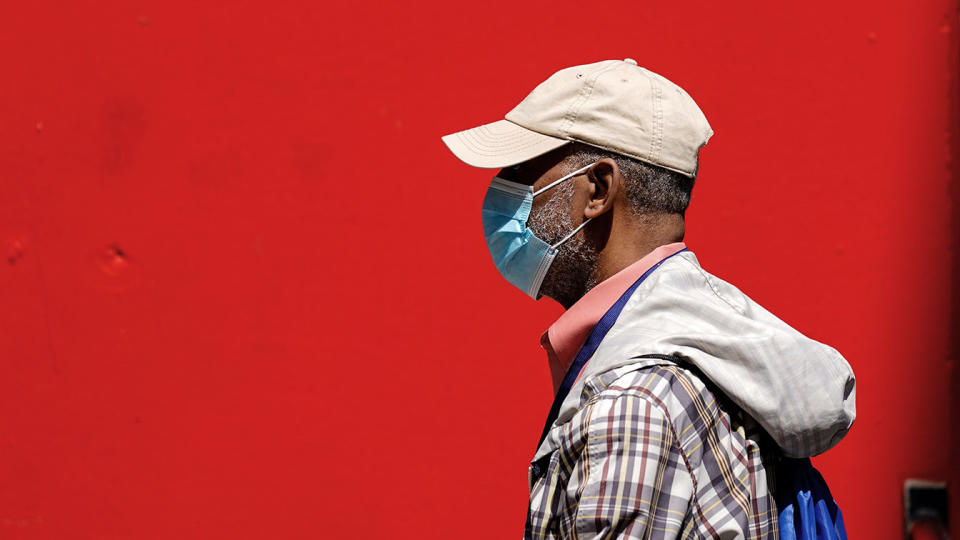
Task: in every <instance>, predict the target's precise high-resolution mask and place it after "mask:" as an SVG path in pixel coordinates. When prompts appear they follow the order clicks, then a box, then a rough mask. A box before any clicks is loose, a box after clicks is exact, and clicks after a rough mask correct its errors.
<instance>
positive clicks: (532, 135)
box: [441, 120, 572, 169]
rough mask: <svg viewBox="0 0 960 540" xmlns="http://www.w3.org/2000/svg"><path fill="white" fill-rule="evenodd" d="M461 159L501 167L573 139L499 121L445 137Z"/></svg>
mask: <svg viewBox="0 0 960 540" xmlns="http://www.w3.org/2000/svg"><path fill="white" fill-rule="evenodd" d="M441 140H443V142H444V144H446V145H447V148H449V149H450V151H451V152H453V155H455V156H457V157H458V158H460V160H461V161H463V162H464V163H466V164H467V165H470V166H473V167H480V168H482V169H499V168H502V167H509V166H511V165H516V164H517V163H522V162H524V161H527V160H528V159H533V158H535V157H537V156H540V155H543V154H546V153H547V152H549V151H551V150H555V149H557V148H560V147H561V146H563V145H565V144H569V143H570V142H572V141H568V140H566V139H558V138H557V137H551V136H549V135H544V134H542V133H537V132H536V131H531V130H529V129H527V128H525V127H521V126H519V125H517V124H514V123H513V122H510V121H508V120H498V121H496V122H492V123H490V124H484V125H482V126H477V127H475V128H472V129H467V130H464V131H458V132H456V133H451V134H450V135H445V136H443V137H441Z"/></svg>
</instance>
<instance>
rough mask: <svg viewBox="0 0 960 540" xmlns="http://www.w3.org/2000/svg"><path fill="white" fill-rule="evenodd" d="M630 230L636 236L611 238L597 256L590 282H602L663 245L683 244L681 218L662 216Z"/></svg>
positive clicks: (676, 215) (672, 215) (671, 215)
mask: <svg viewBox="0 0 960 540" xmlns="http://www.w3.org/2000/svg"><path fill="white" fill-rule="evenodd" d="M631 229H632V231H637V234H625V235H616V234H611V235H610V237H609V239H608V240H607V245H606V246H604V248H603V250H601V251H600V253H598V254H597V267H596V269H595V270H594V274H593V278H594V279H593V283H595V284H597V283H602V282H603V281H604V280H606V279H607V278H609V277H610V276H612V275H614V274H616V273H617V272H619V271H621V270H623V269H624V268H626V267H628V266H630V265H631V264H633V263H635V262H637V261H639V260H640V259H642V258H643V257H644V256H645V255H646V254H648V253H650V252H651V251H653V250H655V249H657V248H658V247H660V246H662V245H664V244H670V243H672V242H680V241H682V240H683V234H684V223H683V217H681V216H680V215H678V214H663V215H659V216H656V219H655V220H649V223H646V224H644V225H643V226H640V227H637V228H631ZM632 231H631V232H632Z"/></svg>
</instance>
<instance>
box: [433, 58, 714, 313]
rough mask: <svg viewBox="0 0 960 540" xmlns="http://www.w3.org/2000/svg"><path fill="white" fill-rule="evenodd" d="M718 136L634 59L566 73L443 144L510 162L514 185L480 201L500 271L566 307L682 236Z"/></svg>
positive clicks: (505, 168)
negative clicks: (710, 143) (708, 147)
mask: <svg viewBox="0 0 960 540" xmlns="http://www.w3.org/2000/svg"><path fill="white" fill-rule="evenodd" d="M712 134H713V130H712V129H711V128H710V125H709V124H708V123H707V120H706V118H705V117H704V116H703V113H702V112H701V111H700V108H699V107H698V106H697V104H696V103H695V102H694V101H693V99H692V98H691V97H690V96H689V95H688V94H687V93H686V92H685V91H684V90H683V89H682V88H680V87H679V86H677V85H675V84H674V83H672V82H671V81H669V80H667V79H666V78H664V77H662V76H660V75H658V74H656V73H653V72H651V71H649V70H647V69H644V68H642V67H640V66H638V65H637V63H636V61H634V60H632V59H629V58H628V59H626V60H622V61H621V60H607V61H603V62H597V63H594V64H587V65H583V66H574V67H571V68H566V69H562V70H560V71H558V72H556V73H554V74H553V75H551V76H550V78H548V79H547V80H546V81H544V82H543V83H541V84H540V85H538V86H537V87H536V88H535V89H534V90H533V92H531V93H530V94H529V95H528V96H527V97H526V98H524V100H523V101H522V102H520V104H519V105H517V106H516V107H514V108H513V110H511V111H510V112H509V113H507V115H506V116H505V117H504V120H500V121H497V122H493V123H490V124H486V125H482V126H479V127H476V128H473V129H468V130H465V131H461V132H457V133H453V134H450V135H447V136H445V137H443V141H444V143H446V144H447V146H448V147H449V148H450V150H451V151H452V152H453V153H454V154H455V155H456V156H457V157H459V158H460V159H461V160H462V161H464V162H465V163H467V164H469V165H473V166H475V167H483V168H502V170H501V171H500V173H499V174H498V176H499V177H500V178H501V179H502V180H504V181H506V183H505V184H504V183H503V182H498V181H496V180H495V181H494V182H493V183H492V184H491V187H490V190H488V197H487V199H485V201H484V204H485V208H484V234H485V235H487V243H488V247H490V248H491V254H492V255H493V256H494V262H495V264H497V268H498V269H499V270H500V272H501V273H502V274H503V275H504V277H506V278H507V279H508V281H510V282H511V283H513V284H514V285H517V286H518V287H520V288H521V290H524V291H525V292H526V293H527V294H529V295H531V296H533V297H537V295H538V294H543V295H546V296H550V297H552V298H554V299H556V300H557V301H559V302H560V303H561V304H563V305H565V306H569V305H571V304H573V302H575V301H576V300H577V299H579V298H580V297H581V296H582V295H583V294H584V293H585V292H586V291H588V290H590V288H591V287H593V285H595V284H596V283H598V282H600V281H602V280H604V279H606V278H607V277H609V276H610V275H612V274H613V273H616V272H617V271H619V270H620V269H622V268H624V267H626V266H627V265H629V264H630V263H632V262H634V261H636V260H637V259H639V258H640V257H642V256H643V255H645V254H646V253H647V252H649V251H650V250H652V249H654V248H656V247H657V246H659V245H662V244H663V243H669V242H674V241H679V240H681V239H682V238H683V216H684V212H685V210H686V208H687V205H688V204H689V202H690V192H691V189H692V187H693V183H694V178H695V177H696V174H697V169H698V154H699V150H700V148H701V147H702V146H703V145H704V144H706V143H707V140H708V139H709V138H710V137H711V135H712ZM579 169H584V170H583V171H578V170H579ZM571 174H574V176H573V177H571V178H570V179H567V180H566V181H563V182H561V183H559V184H558V185H557V186H555V187H552V188H550V189H549V190H545V191H543V192H537V193H535V197H534V198H533V201H532V204H530V203H529V201H526V202H522V201H521V199H523V197H529V196H530V193H526V192H525V189H527V188H526V186H533V189H534V190H539V189H542V188H544V187H545V186H548V185H550V184H551V183H552V182H554V181H557V180H559V179H562V178H564V177H566V176H567V175H571ZM511 183H513V184H514V185H511ZM515 184H524V185H522V186H519V187H518V186H516V185H515ZM491 193H495V195H493V196H492V197H491ZM521 195H522V196H521ZM517 197H520V199H518V198H517ZM488 204H489V205H491V206H490V207H489V208H487V205H488ZM528 208H529V209H530V212H529V216H528V214H527V209H528ZM582 225H585V226H584V227H582V230H578V227H581V226H582ZM525 230H527V231H529V232H532V233H533V234H532V235H530V234H529V233H524V231H525ZM573 231H577V232H576V234H573V235H572V236H570V235H571V233H572V232H573ZM531 236H534V237H535V239H531ZM568 237H569V238H568ZM548 248H549V249H548ZM553 248H558V249H553Z"/></svg>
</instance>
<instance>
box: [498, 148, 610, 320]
mask: <svg viewBox="0 0 960 540" xmlns="http://www.w3.org/2000/svg"><path fill="white" fill-rule="evenodd" d="M568 154H569V145H568V146H565V147H561V148H559V149H557V150H554V151H553V152H549V153H547V154H544V155H542V156H539V157H537V158H534V159H532V160H529V161H525V162H523V163H520V164H519V165H515V166H513V167H507V168H505V169H501V170H500V172H499V173H498V176H500V177H501V178H503V179H505V180H510V181H512V182H517V183H520V184H525V185H532V186H533V189H534V191H536V190H538V189H540V188H542V187H544V186H546V185H549V184H550V183H551V182H554V181H555V180H558V179H560V178H562V177H563V176H564V175H566V174H569V173H571V172H573V170H574V166H573V165H571V164H570V163H569V162H565V161H564V158H566V157H567V155H568ZM587 184H588V182H587V180H586V177H585V176H582V175H578V176H575V177H573V178H570V179H568V180H566V181H564V182H561V183H560V184H559V185H557V186H555V187H553V188H551V189H549V190H547V191H545V192H543V193H541V194H540V195H537V196H536V197H535V198H534V199H533V206H532V208H531V210H530V217H529V219H528V220H527V226H528V227H529V228H530V230H531V231H533V234H535V235H536V236H537V237H538V238H540V239H541V240H543V241H544V242H546V243H548V244H550V245H554V244H556V243H557V242H559V241H560V240H562V239H563V238H564V237H565V236H566V235H567V234H569V233H570V231H572V230H574V229H575V228H576V227H577V226H578V225H580V224H581V223H582V222H583V220H584V215H583V208H585V206H586V204H587V199H588V190H587V189H586V186H587ZM578 208H579V209H580V211H577V209H578ZM596 260H597V249H596V248H595V247H594V246H593V245H592V244H590V243H589V242H587V240H586V239H585V237H584V234H583V231H581V232H579V233H577V234H576V235H574V236H573V237H572V238H570V240H568V241H567V242H566V243H564V244H563V245H562V246H560V247H559V248H558V252H557V256H556V258H555V259H554V261H553V264H552V265H551V266H550V270H549V271H548V272H547V275H546V276H545V277H544V280H543V284H542V285H541V287H540V292H541V293H543V295H544V296H549V297H550V298H553V299H554V300H556V301H558V302H560V303H561V304H562V305H564V306H567V307H569V306H570V305H572V304H573V303H574V302H576V300H577V299H579V298H580V297H581V296H583V294H584V293H585V292H586V291H587V290H589V289H590V288H592V286H593V285H594V283H592V279H593V272H594V269H595V267H596Z"/></svg>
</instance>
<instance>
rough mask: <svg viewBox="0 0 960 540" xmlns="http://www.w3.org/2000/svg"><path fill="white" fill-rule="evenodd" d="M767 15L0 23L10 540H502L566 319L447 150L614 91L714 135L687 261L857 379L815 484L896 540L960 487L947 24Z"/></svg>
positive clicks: (924, 16) (5, 517)
mask: <svg viewBox="0 0 960 540" xmlns="http://www.w3.org/2000/svg"><path fill="white" fill-rule="evenodd" d="M775 4H778V3H776V2H774V3H771V2H768V1H760V0H754V1H749V2H737V3H732V4H731V3H719V2H706V1H704V2H657V3H654V2H636V1H631V2H626V1H623V2H612V3H605V4H603V5H602V6H601V5H593V4H583V3H578V4H574V3H567V4H558V3H556V2H543V1H537V2H528V3H518V2H503V1H499V0H495V1H492V2H480V3H473V4H466V3H432V4H420V5H409V4H403V3H395V4H388V3H382V4H377V3H370V2H365V1H362V0H361V1H353V2H347V3H342V4H338V5H336V6H330V5H327V4H325V3H316V2H313V3H308V2H296V3H294V2H286V1H283V0H275V1H272V2H263V1H259V2H257V1H238V2H233V3H230V4H226V3H223V4H222V5H213V3H196V2H171V1H169V0H168V1H165V2H159V1H138V2H119V1H117V2H112V3H111V2H89V1H88V2H82V1H77V2H50V1H31V2H21V3H17V4H13V3H10V4H9V5H7V6H6V8H5V9H4V10H3V16H2V17H0V69H2V77H3V79H2V84H0V137H2V138H0V247H2V248H3V252H2V253H0V254H2V255H4V258H3V259H2V260H0V302H2V306H3V309H2V310H0V342H2V349H0V358H2V362H0V479H2V480H0V537H2V538H23V539H32V538H44V539H48V538H49V539H54V538H56V539H60V538H144V539H149V538H321V537H324V538H335V537H343V538H383V537H401V538H402V537H411V538H414V537H416V538H504V537H506V538H510V537H514V538H516V537H518V536H519V535H520V534H521V532H522V525H523V520H524V510H525V505H526V496H527V493H526V467H527V463H528V460H529V458H530V457H531V456H532V453H533V450H534V444H535V442H536V438H537V435H538V434H539V431H540V428H541V422H542V421H543V418H544V417H545V415H546V411H547V408H548V407H549V403H550V400H551V397H552V395H551V387H550V378H549V374H548V370H547V365H546V360H545V358H544V356H543V353H542V351H541V349H540V348H539V346H538V343H537V338H538V336H539V334H540V332H542V331H543V330H544V329H545V328H546V326H548V325H549V324H550V322H552V320H553V319H554V318H555V317H557V316H558V315H559V314H560V308H559V306H557V305H556V304H554V303H552V302H551V301H549V300H543V301H541V302H539V303H533V302H531V301H529V299H527V298H526V297H525V296H524V295H523V294H522V293H520V292H519V291H516V290H514V289H512V288H511V287H509V286H508V285H506V283H505V282H503V281H502V279H501V278H500V277H499V275H498V274H497V272H496V270H495V269H494V267H493V265H492V264H491V263H490V261H489V255H488V254H487V251H486V247H485V244H484V242H483V238H482V234H481V227H480V203H481V201H482V197H483V194H484V191H485V189H486V186H487V184H488V182H489V179H490V177H491V176H492V175H493V174H494V171H490V170H480V169H472V168H469V167H467V166H465V165H463V164H461V163H460V162H459V161H457V160H456V159H455V158H454V157H453V156H452V155H451V154H450V153H449V152H448V151H447V150H446V148H445V147H444V146H443V144H442V143H441V141H440V136H441V135H445V134H447V133H450V132H453V131H458V130H461V129H465V128H469V127H473V126H475V125H479V124H482V123H486V122H490V121H493V120H497V119H500V118H502V117H503V115H504V114H505V113H506V112H507V111H508V110H509V109H510V108H512V107H513V106H514V105H516V103H518V102H519V101H520V100H521V99H522V98H523V97H524V96H525V95H526V94H527V93H528V92H529V91H530V90H532V89H533V87H534V86H535V85H536V84H537V83H539V82H540V81H542V80H543V79H545V78H546V77H547V76H549V75H550V74H551V73H553V72H554V71H556V70H558V69H561V68H563V67H567V66H571V65H576V64H583V63H589V62H595V61H599V60H604V59H611V58H624V57H628V56H629V57H633V58H636V59H637V60H638V61H639V62H640V65H642V66H645V67H648V68H649V69H652V70H654V71H656V72H658V73H661V74H663V75H665V76H666V77H668V78H670V79H671V80H673V81H674V82H676V83H678V84H680V85H681V86H683V87H684V88H685V89H687V90H688V91H689V92H690V94H691V95H692V96H693V97H694V98H695V99H696V100H697V101H698V103H699V104H700V106H701V108H702V109H703V111H704V112H705V114H706V115H707V118H708V119H709V120H710V122H711V124H712V126H713V128H714V130H715V131H716V134H715V135H714V137H713V139H711V141H710V143H709V144H708V145H707V146H706V147H705V148H704V150H703V152H702V154H701V156H702V161H701V169H700V170H701V174H700V176H699V178H698V179H697V183H696V187H695V189H694V192H693V201H692V204H691V207H690V210H689V211H688V213H687V236H686V239H685V240H686V241H687V244H688V246H689V247H690V249H691V250H693V251H694V252H695V253H696V254H697V256H698V258H699V259H700V261H701V263H702V264H703V266H704V267H705V268H706V269H707V270H709V271H711V272H713V273H714V274H716V275H718V276H720V277H722V278H724V279H726V280H728V281H730V282H732V283H734V284H735V285H737V286H738V287H740V288H741V289H742V290H743V291H744V292H746V293H747V294H748V295H750V296H751V297H752V298H754V299H756V300H757V301H759V302H760V303H761V304H763V305H764V306H766V307H767V308H768V309H770V310H771V311H773V312H774V313H776V314H777V315H778V316H780V317H781V318H782V319H784V320H785V321H787V322H788V323H790V324H792V325H793V326H795V327H796V328H798V329H799V330H801V331H803V332H805V333H807V334H808V335H810V336H811V337H813V338H815V339H817V340H819V341H823V342H826V343H829V344H831V345H832V346H834V347H836V348H837V349H838V350H840V352H841V353H843V354H844V355H845V357H846V358H847V359H848V360H849V362H850V363H851V365H852V366H853V367H854V370H855V372H856V375H857V380H858V393H857V394H858V396H857V397H858V400H857V405H858V420H857V423H856V424H855V426H854V428H853V430H852V431H851V433H850V435H849V436H848V437H847V438H846V439H845V440H844V441H843V442H842V443H840V445H838V446H837V447H836V448H835V449H834V450H832V451H830V452H829V453H827V454H826V455H824V456H823V457H821V458H818V459H817V460H816V464H817V465H818V467H819V468H820V469H821V470H822V471H823V472H824V473H825V475H826V476H827V478H828V479H829V481H830V484H831V487H832V489H833V491H834V494H835V496H836V498H837V500H838V501H839V502H840V505H841V507H842V508H843V509H844V512H845V516H846V519H847V525H848V530H849V532H850V537H851V538H871V539H873V538H885V539H894V538H898V537H900V535H901V532H900V531H901V527H902V509H901V489H902V483H903V480H904V479H906V478H908V477H917V478H928V479H935V480H936V479H945V478H946V477H947V476H948V475H949V474H950V473H951V470H956V469H957V462H956V456H957V446H956V441H957V439H958V437H957V435H956V430H954V431H953V433H952V435H951V426H956V425H957V424H958V423H960V414H958V413H960V411H958V409H957V408H956V405H953V406H952V407H953V416H951V401H950V398H951V392H950V385H951V384H954V385H956V384H957V383H956V380H955V377H956V371H957V370H956V369H955V368H954V367H953V366H954V363H953V362H954V361H955V360H956V358H957V354H958V349H957V341H956V340H957V335H956V334H955V333H954V334H951V332H950V330H951V328H956V327H957V326H958V322H960V318H958V317H957V307H956V306H957V305H958V302H957V301H956V300H954V301H951V295H953V297H954V298H956V290H957V289H956V281H954V280H952V278H954V277H955V272H956V269H957V263H958V259H957V246H958V244H957V242H956V240H957V238H956V236H957V231H958V230H960V225H958V221H957V217H956V213H955V207H956V203H957V193H958V189H957V182H956V168H955V164H956V159H957V158H958V157H960V156H958V152H957V150H956V149H957V146H958V143H957V141H958V138H957V127H958V126H957V99H956V98H957V96H958V85H957V66H958V57H957V41H958V40H957V36H958V28H957V22H958V20H957V3H956V1H955V0H933V1H930V2H920V3H918V2H910V1H907V0H902V1H899V2H886V3H882V2H881V3H878V2H868V1H866V0H858V1H851V2H835V1H829V2H827V1H815V2H803V3H797V5H796V6H794V7H783V6H776V5H775ZM951 200H952V201H953V202H951ZM761 260H762V261H763V262H762V263H761V262H760V261H761ZM951 340H952V341H951ZM951 377H954V382H953V383H951ZM951 438H952V439H953V440H954V441H955V443H954V446H952V447H951V446H950V445H949V443H950V441H951ZM951 468H952V469H951ZM957 495H958V494H957V493H956V492H955V493H954V498H955V499H956V498H958V497H957ZM956 521H957V520H955V522H956Z"/></svg>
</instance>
